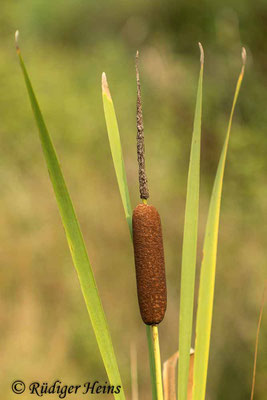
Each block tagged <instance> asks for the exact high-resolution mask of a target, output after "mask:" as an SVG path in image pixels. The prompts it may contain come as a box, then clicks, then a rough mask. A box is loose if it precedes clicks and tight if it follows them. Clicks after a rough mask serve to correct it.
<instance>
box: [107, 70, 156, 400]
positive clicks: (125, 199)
mask: <svg viewBox="0 0 267 400" xmlns="http://www.w3.org/2000/svg"><path fill="white" fill-rule="evenodd" d="M102 96H103V106H104V114H105V119H106V125H107V131H108V137H109V144H110V150H111V154H112V159H113V165H114V169H115V172H116V177H117V182H118V186H119V190H120V195H121V200H122V204H123V208H124V212H125V217H126V220H127V223H128V227H129V231H130V235H131V237H133V233H132V207H131V201H130V196H129V190H128V184H127V177H126V171H125V166H124V161H123V155H122V147H121V141H120V134H119V128H118V122H117V118H116V113H115V109H114V105H113V101H112V98H111V94H110V90H109V87H108V83H107V78H106V74H105V73H103V75H102ZM146 334H147V343H148V353H149V364H150V376H151V384H152V399H153V400H156V399H157V389H156V373H155V371H156V367H155V358H154V352H153V339H152V332H151V329H150V327H149V326H146Z"/></svg>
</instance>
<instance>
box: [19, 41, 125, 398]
mask: <svg viewBox="0 0 267 400" xmlns="http://www.w3.org/2000/svg"><path fill="white" fill-rule="evenodd" d="M17 53H18V56H19V60H20V65H21V69H22V72H23V75H24V79H25V83H26V87H27V90H28V94H29V98H30V102H31V106H32V110H33V113H34V117H35V120H36V123H37V126H38V129H39V134H40V140H41V144H42V148H43V152H44V156H45V160H46V164H47V167H48V171H49V175H50V179H51V182H52V185H53V188H54V192H55V195H56V199H57V204H58V207H59V211H60V215H61V219H62V223H63V226H64V228H65V232H66V236H67V240H68V244H69V248H70V251H71V255H72V259H73V263H74V265H75V268H76V270H77V274H78V277H79V281H80V285H81V289H82V293H83V296H84V299H85V303H86V307H87V310H88V313H89V316H90V319H91V323H92V326H93V329H94V332H95V336H96V340H97V343H98V346H99V350H100V353H101V356H102V359H103V362H104V365H105V368H106V371H107V375H108V378H109V381H110V383H111V384H112V385H115V386H117V385H119V386H120V387H121V391H120V393H118V394H115V393H114V397H115V398H116V399H118V400H125V396H124V392H123V387H122V382H121V377H120V373H119V369H118V365H117V361H116V357H115V354H114V350H113V345H112V341H111V336H110V332H109V328H108V324H107V321H106V317H105V314H104V310H103V307H102V304H101V300H100V297H99V294H98V290H97V287H96V283H95V280H94V276H93V271H92V268H91V265H90V262H89V259H88V255H87V251H86V248H85V244H84V240H83V237H82V233H81V230H80V227H79V223H78V220H77V217H76V214H75V211H74V208H73V205H72V202H71V199H70V196H69V193H68V190H67V187H66V184H65V181H64V177H63V174H62V171H61V169H60V165H59V162H58V159H57V155H56V151H55V149H54V146H53V143H52V141H51V138H50V135H49V133H48V131H47V128H46V125H45V122H44V119H43V117H42V114H41V111H40V108H39V105H38V102H37V99H36V97H35V94H34V91H33V88H32V85H31V82H30V79H29V76H28V73H27V70H26V67H25V65H24V62H23V59H22V57H21V54H20V50H19V48H18V46H17Z"/></svg>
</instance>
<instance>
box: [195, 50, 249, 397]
mask: <svg viewBox="0 0 267 400" xmlns="http://www.w3.org/2000/svg"><path fill="white" fill-rule="evenodd" d="M242 58H243V66H242V69H241V72H240V75H239V77H238V81H237V85H236V89H235V94H234V100H233V104H232V109H231V114H230V119H229V124H228V129H227V133H226V138H225V142H224V145H223V149H222V153H221V157H220V160H219V164H218V169H217V173H216V177H215V181H214V185H213V190H212V195H211V200H210V206H209V212H208V219H207V225H206V231H205V238H204V248H203V259H202V265H201V274H200V285H199V294H198V309H197V324H196V345H195V364H194V382H193V400H204V399H205V393H206V382H207V372H208V361H209V349H210V335H211V323H212V311H213V298H214V286H215V271H216V256H217V243H218V231H219V217H220V207H221V195H222V185H223V176H224V169H225V161H226V154H227V149H228V143H229V138H230V132H231V126H232V120H233V115H234V110H235V106H236V102H237V98H238V94H239V91H240V87H241V83H242V80H243V76H244V69H245V59H246V53H245V49H243V51H242Z"/></svg>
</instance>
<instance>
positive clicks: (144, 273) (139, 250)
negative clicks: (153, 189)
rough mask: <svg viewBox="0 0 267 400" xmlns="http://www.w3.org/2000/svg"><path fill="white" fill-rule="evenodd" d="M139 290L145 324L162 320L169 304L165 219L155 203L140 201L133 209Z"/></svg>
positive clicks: (154, 323)
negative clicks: (164, 240) (163, 230)
mask: <svg viewBox="0 0 267 400" xmlns="http://www.w3.org/2000/svg"><path fill="white" fill-rule="evenodd" d="M133 244H134V258H135V270H136V282H137V294H138V302H139V308H140V313H141V317H142V319H143V321H144V323H145V324H147V325H156V324H159V323H160V322H161V321H162V320H163V318H164V315H165V311H166V307H167V289H166V277H165V262H164V250H163V239H162V230H161V221H160V216H159V213H158V211H157V210H156V208H155V207H153V206H151V205H146V204H139V205H138V206H137V207H136V208H135V209H134V212H133Z"/></svg>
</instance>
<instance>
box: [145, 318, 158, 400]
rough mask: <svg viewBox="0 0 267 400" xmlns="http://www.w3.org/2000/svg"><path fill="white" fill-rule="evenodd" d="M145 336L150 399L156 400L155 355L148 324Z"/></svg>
mask: <svg viewBox="0 0 267 400" xmlns="http://www.w3.org/2000/svg"><path fill="white" fill-rule="evenodd" d="M146 336H147V344H148V353H149V366H150V378H151V389H152V400H157V386H156V367H155V356H154V347H153V339H152V330H151V328H150V326H149V325H146Z"/></svg>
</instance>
